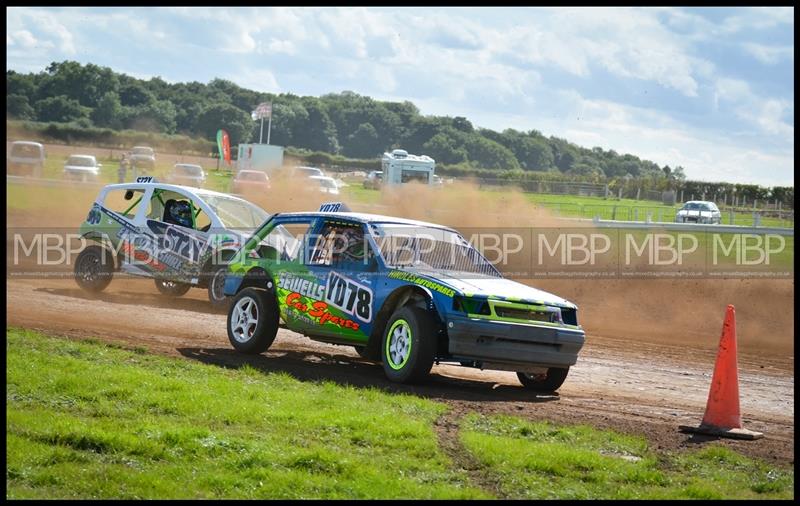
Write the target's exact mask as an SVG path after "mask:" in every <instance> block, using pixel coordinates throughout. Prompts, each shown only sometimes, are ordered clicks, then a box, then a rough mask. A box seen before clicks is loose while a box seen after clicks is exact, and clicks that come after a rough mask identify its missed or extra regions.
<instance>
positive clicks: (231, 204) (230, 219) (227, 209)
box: [203, 196, 269, 229]
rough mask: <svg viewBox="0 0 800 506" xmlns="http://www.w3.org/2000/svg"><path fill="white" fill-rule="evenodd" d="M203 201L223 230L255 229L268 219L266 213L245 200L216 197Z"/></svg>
mask: <svg viewBox="0 0 800 506" xmlns="http://www.w3.org/2000/svg"><path fill="white" fill-rule="evenodd" d="M203 200H205V202H206V203H207V204H208V205H209V206H210V207H211V209H213V210H214V213H215V214H216V215H217V216H218V217H219V219H220V221H221V222H222V224H223V225H224V226H225V228H243V229H255V228H257V227H258V226H260V225H261V224H262V223H264V221H266V220H267V218H269V214H268V213H267V212H266V211H264V210H263V209H261V208H260V207H258V206H256V205H253V204H251V203H250V202H247V201H246V200H241V199H232V198H228V197H216V196H214V197H206V198H204V199H203Z"/></svg>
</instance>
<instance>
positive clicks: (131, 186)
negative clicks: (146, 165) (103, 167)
mask: <svg viewBox="0 0 800 506" xmlns="http://www.w3.org/2000/svg"><path fill="white" fill-rule="evenodd" d="M147 188H159V189H162V190H172V191H175V190H181V191H184V192H187V193H193V194H195V195H197V196H198V197H226V198H231V199H236V200H244V199H242V198H239V197H235V196H233V195H229V194H227V193H220V192H215V191H214V190H206V189H205V188H195V187H193V186H183V185H179V184H168V183H158V182H156V183H117V184H110V185H106V186H105V187H104V189H109V190H146V189H147Z"/></svg>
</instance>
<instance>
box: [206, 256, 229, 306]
mask: <svg viewBox="0 0 800 506" xmlns="http://www.w3.org/2000/svg"><path fill="white" fill-rule="evenodd" d="M227 272H228V266H227V265H215V266H213V267H212V268H211V271H210V272H209V273H207V274H206V275H207V276H208V278H207V279H208V301H209V302H211V305H212V306H213V307H215V308H217V309H219V308H224V307H225V306H226V305H227V304H228V303H229V302H230V298H229V297H227V296H225V293H224V292H223V289H224V288H225V274H226V273H227Z"/></svg>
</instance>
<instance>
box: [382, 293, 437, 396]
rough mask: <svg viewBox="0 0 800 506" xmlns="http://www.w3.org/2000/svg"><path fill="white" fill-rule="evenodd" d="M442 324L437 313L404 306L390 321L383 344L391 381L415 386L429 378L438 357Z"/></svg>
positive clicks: (386, 370)
mask: <svg viewBox="0 0 800 506" xmlns="http://www.w3.org/2000/svg"><path fill="white" fill-rule="evenodd" d="M437 334H438V325H437V322H436V319H435V317H434V315H433V314H431V313H430V312H428V311H426V310H424V309H422V308H417V307H410V306H406V307H402V308H400V309H398V310H396V311H395V312H394V314H392V316H391V317H390V318H389V321H388V323H387V324H386V329H385V330H384V335H383V340H382V342H381V361H382V362H383V370H384V372H385V373H386V377H388V378H389V379H390V380H391V381H394V382H397V383H414V382H417V381H420V380H422V379H423V378H425V377H426V376H427V375H428V373H429V372H430V370H431V367H433V360H434V358H435V355H436V339H437Z"/></svg>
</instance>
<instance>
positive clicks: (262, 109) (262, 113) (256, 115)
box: [250, 102, 272, 121]
mask: <svg viewBox="0 0 800 506" xmlns="http://www.w3.org/2000/svg"><path fill="white" fill-rule="evenodd" d="M250 117H251V118H253V121H255V120H257V119H263V118H271V117H272V102H262V103H260V104H258V107H256V109H255V110H254V111H253V112H252V113H250Z"/></svg>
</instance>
